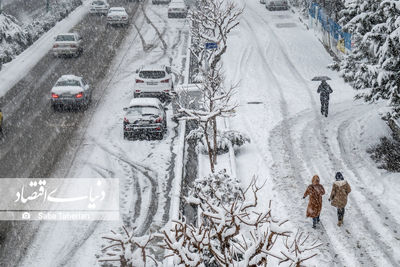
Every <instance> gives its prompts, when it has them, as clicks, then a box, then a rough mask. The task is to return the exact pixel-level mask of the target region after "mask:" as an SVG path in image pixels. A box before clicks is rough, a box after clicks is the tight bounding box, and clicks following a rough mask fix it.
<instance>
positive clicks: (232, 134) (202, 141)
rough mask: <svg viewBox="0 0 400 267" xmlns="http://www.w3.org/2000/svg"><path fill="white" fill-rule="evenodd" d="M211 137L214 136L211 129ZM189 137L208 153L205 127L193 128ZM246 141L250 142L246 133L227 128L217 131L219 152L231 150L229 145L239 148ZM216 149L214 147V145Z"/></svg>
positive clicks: (201, 149) (203, 151)
mask: <svg viewBox="0 0 400 267" xmlns="http://www.w3.org/2000/svg"><path fill="white" fill-rule="evenodd" d="M209 136H210V138H212V136H213V133H212V132H211V131H210V133H209ZM187 138H188V139H190V140H195V141H197V142H198V149H199V150H200V151H201V152H202V153H207V152H208V149H207V144H206V136H205V134H204V131H203V129H201V128H198V129H194V130H192V131H191V132H190V133H189V134H188V136H187ZM246 143H250V138H249V137H247V136H246V135H245V134H243V133H241V132H239V131H235V130H226V131H218V132H217V153H218V154H223V153H227V152H228V151H229V146H232V147H233V148H239V147H241V146H243V145H244V144H246ZM212 148H213V149H214V147H212Z"/></svg>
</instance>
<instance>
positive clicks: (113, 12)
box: [107, 7, 129, 26]
mask: <svg viewBox="0 0 400 267" xmlns="http://www.w3.org/2000/svg"><path fill="white" fill-rule="evenodd" d="M128 23H129V16H128V13H126V10H125V8H123V7H112V8H110V9H109V10H108V13H107V25H115V24H118V25H121V26H125V25H128Z"/></svg>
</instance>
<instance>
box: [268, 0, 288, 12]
mask: <svg viewBox="0 0 400 267" xmlns="http://www.w3.org/2000/svg"><path fill="white" fill-rule="evenodd" d="M265 7H266V8H267V9H268V10H277V9H283V10H288V9H289V5H288V2H287V0H266V3H265Z"/></svg>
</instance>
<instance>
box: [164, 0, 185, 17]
mask: <svg viewBox="0 0 400 267" xmlns="http://www.w3.org/2000/svg"><path fill="white" fill-rule="evenodd" d="M187 14H188V8H187V6H186V4H185V2H183V1H179V0H173V2H171V3H170V4H169V5H168V18H186V16H187Z"/></svg>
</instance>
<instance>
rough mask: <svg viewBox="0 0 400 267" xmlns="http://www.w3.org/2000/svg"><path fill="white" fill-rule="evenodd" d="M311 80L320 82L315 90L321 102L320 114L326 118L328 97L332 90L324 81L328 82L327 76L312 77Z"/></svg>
mask: <svg viewBox="0 0 400 267" xmlns="http://www.w3.org/2000/svg"><path fill="white" fill-rule="evenodd" d="M312 80H313V81H321V84H320V85H319V86H318V90H317V93H318V94H319V96H320V100H321V114H322V115H325V117H328V108H329V95H330V94H331V93H333V90H332V88H331V87H330V86H329V84H328V83H327V82H326V81H327V80H330V78H329V77H327V76H319V77H314V78H313V79H312Z"/></svg>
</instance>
